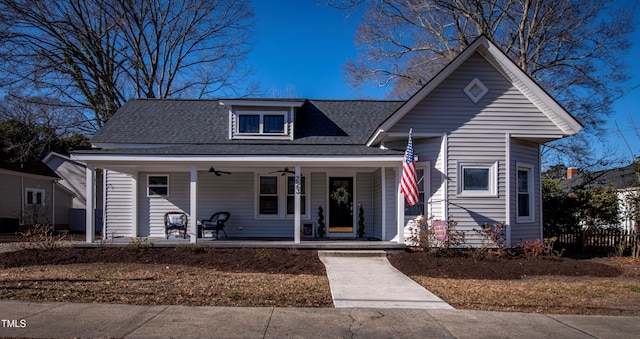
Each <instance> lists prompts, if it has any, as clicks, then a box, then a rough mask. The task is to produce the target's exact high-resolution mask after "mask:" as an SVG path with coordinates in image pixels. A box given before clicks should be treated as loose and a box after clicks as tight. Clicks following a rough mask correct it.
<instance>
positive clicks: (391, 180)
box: [382, 167, 398, 240]
mask: <svg viewBox="0 0 640 339" xmlns="http://www.w3.org/2000/svg"><path fill="white" fill-rule="evenodd" d="M385 173H386V186H387V187H386V196H385V200H386V201H387V227H386V233H387V234H386V237H385V238H384V239H382V240H391V239H393V237H395V236H396V235H397V234H398V227H397V225H398V219H397V217H396V216H397V215H398V213H397V210H398V183H397V181H396V169H394V168H389V167H387V168H386V169H385Z"/></svg>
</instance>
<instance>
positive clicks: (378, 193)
mask: <svg viewBox="0 0 640 339" xmlns="http://www.w3.org/2000/svg"><path fill="white" fill-rule="evenodd" d="M372 186H373V196H372V199H373V200H372V204H373V220H372V221H371V224H372V227H373V232H372V233H368V234H365V236H368V237H374V238H378V239H381V238H382V170H381V169H379V168H378V169H377V170H375V172H373V183H372Z"/></svg>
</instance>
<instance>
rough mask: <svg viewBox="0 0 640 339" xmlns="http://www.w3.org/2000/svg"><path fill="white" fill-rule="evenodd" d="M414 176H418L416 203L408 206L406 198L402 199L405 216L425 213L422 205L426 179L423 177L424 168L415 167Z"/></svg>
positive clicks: (423, 203) (423, 204)
mask: <svg viewBox="0 0 640 339" xmlns="http://www.w3.org/2000/svg"><path fill="white" fill-rule="evenodd" d="M416 177H417V178H418V198H419V200H418V203H417V204H415V205H413V206H409V203H408V202H407V200H406V199H405V201H404V215H405V216H418V215H421V214H423V215H424V214H426V213H427V211H425V209H424V207H425V201H424V199H425V195H424V184H425V181H426V178H425V170H424V168H416Z"/></svg>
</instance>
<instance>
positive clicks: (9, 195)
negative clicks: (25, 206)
mask: <svg viewBox="0 0 640 339" xmlns="http://www.w3.org/2000/svg"><path fill="white" fill-rule="evenodd" d="M0 192H2V194H0V218H12V219H14V218H15V219H20V218H21V210H22V209H21V208H20V204H21V203H22V194H23V193H22V191H21V189H20V176H17V175H11V174H5V173H0Z"/></svg>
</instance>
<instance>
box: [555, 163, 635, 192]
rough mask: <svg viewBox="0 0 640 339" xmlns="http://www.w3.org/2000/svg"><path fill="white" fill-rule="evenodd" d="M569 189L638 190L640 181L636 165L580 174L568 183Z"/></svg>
mask: <svg viewBox="0 0 640 339" xmlns="http://www.w3.org/2000/svg"><path fill="white" fill-rule="evenodd" d="M567 185H568V186H569V188H571V189H573V190H576V189H602V188H606V187H611V188H613V189H615V190H621V189H628V188H638V187H640V181H639V180H638V174H637V173H636V172H635V168H634V165H633V164H631V165H629V166H625V167H620V168H613V169H607V170H603V171H598V172H594V173H580V174H578V175H576V176H574V177H573V178H571V179H570V180H568V181H567Z"/></svg>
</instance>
